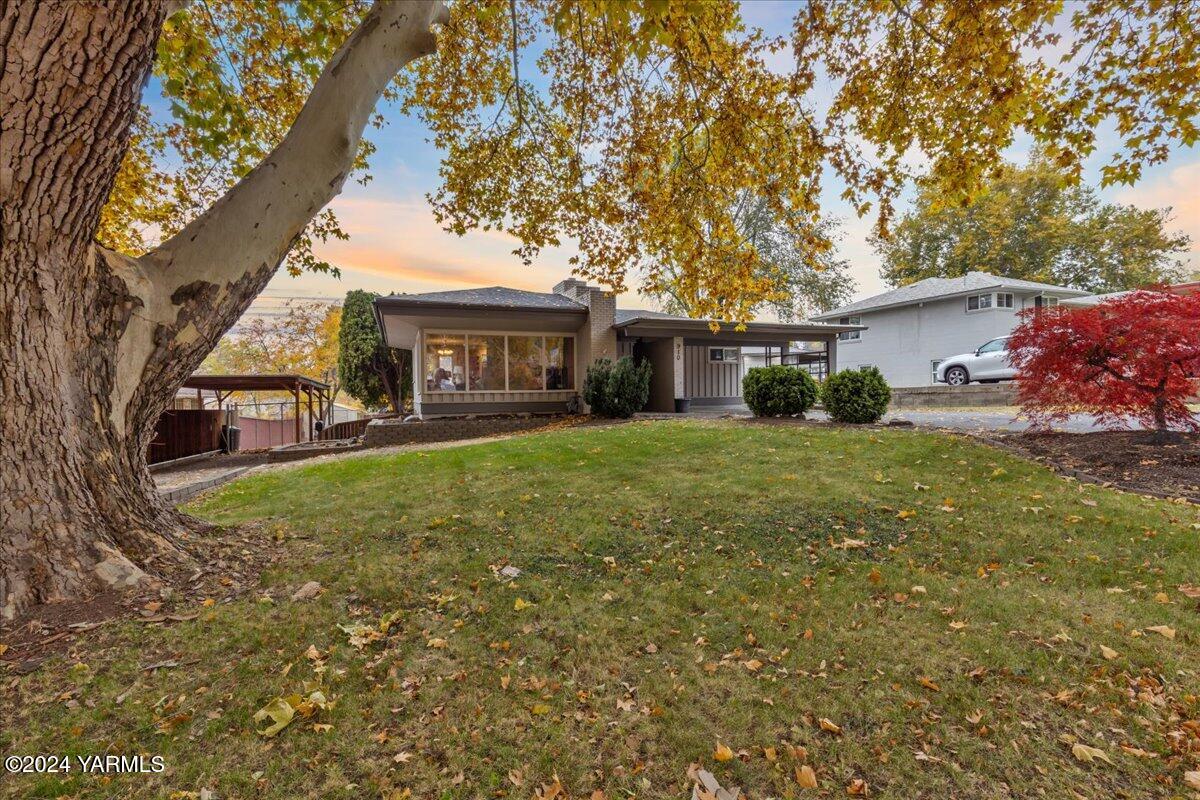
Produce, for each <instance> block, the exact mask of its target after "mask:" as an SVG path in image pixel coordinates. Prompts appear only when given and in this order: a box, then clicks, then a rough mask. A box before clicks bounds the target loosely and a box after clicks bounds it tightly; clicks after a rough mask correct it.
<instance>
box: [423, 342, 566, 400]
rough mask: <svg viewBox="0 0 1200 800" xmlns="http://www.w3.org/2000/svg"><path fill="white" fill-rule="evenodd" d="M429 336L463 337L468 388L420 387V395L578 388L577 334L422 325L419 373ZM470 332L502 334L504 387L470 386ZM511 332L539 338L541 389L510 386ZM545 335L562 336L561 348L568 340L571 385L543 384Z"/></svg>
mask: <svg viewBox="0 0 1200 800" xmlns="http://www.w3.org/2000/svg"><path fill="white" fill-rule="evenodd" d="M428 336H462V337H463V343H464V345H463V347H464V359H465V360H464V366H465V367H466V370H465V372H466V379H467V380H466V386H467V388H465V389H463V390H461V391H459V390H455V391H446V390H445V389H428V388H422V391H421V394H422V396H426V395H431V396H432V395H436V396H439V397H451V396H462V395H464V394H469V393H472V392H474V393H491V394H549V393H551V392H578V391H579V389H578V386H579V379H578V377H577V376H576V373H577V372H578V370H577V369H576V363H577V358H576V354H577V352H578V351H577V350H576V349H575V345H576V342H575V340H576V339H577V338H579V337H578V335H577V334H574V333H567V332H565V331H564V332H559V331H465V330H460V329H453V328H436V329H435V328H429V329H425V330H422V331H421V372H422V373H424V371H425V366H424V365H425V352H426V348H427V347H428V346H429V345H428V343H427V341H426V337H428ZM472 336H474V337H476V338H484V337H488V338H492V337H496V336H503V337H504V388H503V389H473V388H471V374H470V373H471V370H470V360H471V337H472ZM511 336H521V337H530V338H535V339H541V340H542V388H541V389H511V388H509V385H510V384H509V374H508V373H509V370H508V359H509V354H510V353H511V352H512V350H511V348H510V346H509V343H508V340H509V337H511ZM546 339H562V340H563V350H564V351H565V350H567V349H568V348H567V344H566V340H567V339H570V340H571V345H570V351H571V363H570V364H564V366H566V367H567V369H568V374H569V375H570V377H571V386H570V388H567V389H547V388H546V383H547V380H546V372H547V370H548V368H549V363H548V360H549V359H548V358H547V350H546ZM564 356H565V353H564ZM415 360H416V359H415V358H414V361H415ZM564 360H565V359H564ZM421 382H422V385H423V386H424V383H425V377H424V375H423V374H422V377H421Z"/></svg>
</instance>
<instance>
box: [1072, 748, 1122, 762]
mask: <svg viewBox="0 0 1200 800" xmlns="http://www.w3.org/2000/svg"><path fill="white" fill-rule="evenodd" d="M1071 755H1073V756H1075V758H1077V759H1078V760H1080V761H1083V762H1085V763H1088V764H1090V763H1091V762H1093V761H1095V760H1096V759H1100V760H1101V761H1103V762H1104V763H1106V764H1112V763H1113V762H1112V759H1110V758H1109V757H1108V754H1107V753H1105V752H1104V751H1103V750H1101V749H1100V748H1099V747H1091V746H1090V745H1086V744H1081V743H1076V744H1075V745H1073V746H1072V747H1071ZM1114 766H1115V765H1114Z"/></svg>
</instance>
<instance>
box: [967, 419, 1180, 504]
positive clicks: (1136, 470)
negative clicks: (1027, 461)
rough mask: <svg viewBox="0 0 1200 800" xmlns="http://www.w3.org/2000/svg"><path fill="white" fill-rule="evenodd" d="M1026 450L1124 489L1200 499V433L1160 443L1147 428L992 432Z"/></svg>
mask: <svg viewBox="0 0 1200 800" xmlns="http://www.w3.org/2000/svg"><path fill="white" fill-rule="evenodd" d="M984 438H987V439H990V440H992V441H995V442H997V443H999V444H1001V445H1003V446H1006V447H1008V448H1010V449H1013V450H1016V451H1017V452H1019V453H1020V454H1022V455H1026V456H1029V457H1031V458H1034V459H1037V460H1040V461H1044V462H1046V463H1049V464H1051V465H1053V466H1056V467H1059V468H1065V470H1066V471H1068V472H1080V473H1085V474H1086V475H1090V476H1092V477H1094V478H1098V479H1099V480H1101V481H1105V482H1108V483H1111V484H1113V485H1114V486H1117V487H1119V488H1121V489H1127V490H1129V491H1131V492H1138V493H1140V494H1149V495H1154V496H1156V497H1171V498H1175V497H1183V498H1186V499H1188V500H1190V501H1191V502H1193V503H1200V434H1181V435H1179V437H1178V439H1177V440H1176V441H1173V442H1170V443H1166V444H1160V443H1158V442H1155V441H1154V440H1153V434H1151V433H1149V432H1146V431H1098V432H1095V433H1010V434H1001V433H997V434H990V435H988V436H986V437H984Z"/></svg>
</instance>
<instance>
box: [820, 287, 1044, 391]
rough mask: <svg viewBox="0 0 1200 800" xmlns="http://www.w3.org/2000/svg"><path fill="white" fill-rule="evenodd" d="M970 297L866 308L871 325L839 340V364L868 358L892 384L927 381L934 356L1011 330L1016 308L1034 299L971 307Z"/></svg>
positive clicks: (844, 366)
mask: <svg viewBox="0 0 1200 800" xmlns="http://www.w3.org/2000/svg"><path fill="white" fill-rule="evenodd" d="M966 303H967V301H966V298H963V297H955V298H951V299H947V300H930V301H927V302H925V303H923V304H921V305H910V306H903V307H901V308H891V309H884V310H882V311H868V312H864V313H862V314H861V315H860V316H861V317H862V324H863V325H866V326H868V327H867V330H865V331H863V332H862V338H861V339H859V340H857V341H842V342H838V345H837V368H838V369H854V368H856V367H860V366H863V365H865V364H870V365H872V366H876V367H879V370H880V372H882V373H883V377H884V378H885V379H887V382H888V383H890V384H891V385H892V386H929V385H931V384H932V383H933V375H932V372H933V370H932V367H931V363H932V362H933V361H935V360H940V359H943V358H947V357H949V356H954V355H959V354H960V353H969V352H972V351H973V350H975V348H977V347H979V345H981V344H983V343H984V342H986V341H988V340H989V339H994V338H996V337H997V336H1006V335H1008V334H1009V333H1011V332H1012V329H1013V328H1014V327H1015V326H1016V324H1017V322H1018V319H1017V311H1019V310H1020V309H1021V308H1022V307H1025V306H1026V304H1028V305H1032V303H1033V300H1032V296H1028V297H1023V296H1022V295H1020V294H1017V296H1016V305H1017V308H1015V309H1011V308H989V309H985V310H982V311H967V310H966Z"/></svg>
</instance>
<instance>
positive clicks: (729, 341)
mask: <svg viewBox="0 0 1200 800" xmlns="http://www.w3.org/2000/svg"><path fill="white" fill-rule="evenodd" d="M614 327H615V328H616V329H617V334H618V335H619V336H620V337H622V338H626V339H638V338H645V339H663V338H673V337H676V336H680V337H683V339H684V342H685V344H697V345H714V346H717V345H720V346H726V347H753V346H767V345H778V344H783V343H786V342H803V341H823V340H827V339H831V338H833V337H835V336H837V335H838V334H839V333H846V332H849V331H864V330H866V329H867V327H866V326H865V325H831V324H827V323H800V324H794V325H793V324H788V323H782V322H749V323H746V325H745V329H744V330H737V328H736V327H735V326H734V325H732V324H730V323H724V324H722V325H721V327H720V329H719V330H717V331H716V332H714V331H713V330H712V327H711V326H710V324H709V321H708V320H704V319H661V318H654V317H635V318H633V319H631V320H627V321H625V322H621V323H618V324H617V325H615V326H614Z"/></svg>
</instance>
